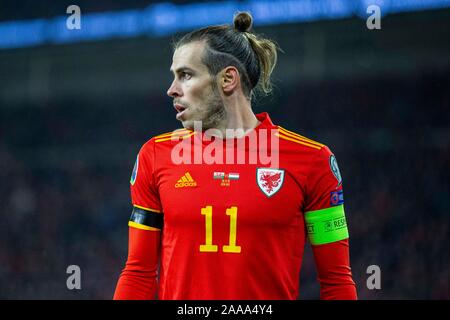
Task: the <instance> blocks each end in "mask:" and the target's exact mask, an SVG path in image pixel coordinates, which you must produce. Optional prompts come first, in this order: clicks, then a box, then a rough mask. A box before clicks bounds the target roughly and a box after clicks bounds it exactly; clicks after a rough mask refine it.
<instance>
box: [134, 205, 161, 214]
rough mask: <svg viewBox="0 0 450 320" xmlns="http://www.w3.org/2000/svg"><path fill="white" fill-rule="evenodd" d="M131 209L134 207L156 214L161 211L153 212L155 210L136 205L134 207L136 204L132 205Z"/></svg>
mask: <svg viewBox="0 0 450 320" xmlns="http://www.w3.org/2000/svg"><path fill="white" fill-rule="evenodd" d="M133 207H136V208H139V209H143V210H147V211H152V212H156V213H161V211H159V210H155V209H150V208H146V207H142V206H138V205H136V204H133Z"/></svg>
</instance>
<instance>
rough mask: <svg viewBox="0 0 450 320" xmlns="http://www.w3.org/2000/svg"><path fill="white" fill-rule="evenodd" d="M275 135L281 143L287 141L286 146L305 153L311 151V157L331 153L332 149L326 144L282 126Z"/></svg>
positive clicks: (278, 127)
mask: <svg viewBox="0 0 450 320" xmlns="http://www.w3.org/2000/svg"><path fill="white" fill-rule="evenodd" d="M275 135H276V136H277V137H278V138H280V140H281V141H285V142H286V145H288V146H291V147H294V148H295V147H298V148H299V149H302V150H304V151H310V153H311V155H317V154H322V153H328V152H330V149H329V148H328V147H327V146H326V145H325V144H323V143H320V142H317V141H315V140H312V139H309V138H307V137H305V136H302V135H300V134H298V133H296V132H293V131H290V130H287V129H285V128H283V127H281V126H277V132H276V133H275Z"/></svg>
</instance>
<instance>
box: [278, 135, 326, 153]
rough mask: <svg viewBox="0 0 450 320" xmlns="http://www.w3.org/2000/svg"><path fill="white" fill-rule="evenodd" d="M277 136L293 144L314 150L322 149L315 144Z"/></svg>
mask: <svg viewBox="0 0 450 320" xmlns="http://www.w3.org/2000/svg"><path fill="white" fill-rule="evenodd" d="M275 136H277V137H280V138H281V139H284V140H289V141H292V142H295V143H298V144H302V145H304V146H307V147H310V148H314V149H317V150H320V149H322V148H321V147H318V146H317V145H314V144H311V143H307V142H304V141H301V140H299V139H293V138H289V137H286V136H284V135H280V134H278V133H275Z"/></svg>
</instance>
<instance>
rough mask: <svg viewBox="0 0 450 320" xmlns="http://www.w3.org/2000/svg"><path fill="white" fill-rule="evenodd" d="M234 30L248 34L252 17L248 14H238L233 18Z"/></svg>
mask: <svg viewBox="0 0 450 320" xmlns="http://www.w3.org/2000/svg"><path fill="white" fill-rule="evenodd" d="M233 24H234V30H236V31H239V32H248V31H249V30H250V29H251V28H252V24H253V17H252V16H251V14H250V13H249V12H239V13H238V14H236V15H235V16H234V21H233Z"/></svg>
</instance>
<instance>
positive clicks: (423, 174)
mask: <svg viewBox="0 0 450 320" xmlns="http://www.w3.org/2000/svg"><path fill="white" fill-rule="evenodd" d="M449 88H450V76H449V72H448V70H447V71H446V72H444V71H437V70H436V71H427V72H419V71H418V72H417V73H416V74H413V75H408V76H389V77H387V76H385V77H381V76H380V77H375V78H370V79H369V78H361V79H347V80H342V79H340V80H326V81H325V80H324V81H318V82H315V83H305V82H300V83H297V84H295V85H290V86H286V87H282V86H279V88H277V89H276V91H275V94H274V95H273V97H272V98H270V99H269V100H268V102H266V103H264V105H263V106H258V105H256V106H255V107H254V111H255V112H256V113H258V112H260V111H268V112H269V113H270V115H271V117H272V120H274V122H276V123H277V124H280V125H282V126H283V127H285V128H287V129H290V130H293V131H296V132H299V133H301V134H302V135H305V136H307V137H310V138H312V139H314V140H318V141H320V142H322V143H325V144H327V145H328V146H329V147H330V148H331V149H332V151H333V152H334V153H335V155H336V157H337V160H338V163H339V167H340V170H341V173H342V175H343V178H344V184H343V185H344V195H345V208H346V214H347V221H348V224H349V232H350V251H351V265H352V270H353V275H354V279H355V281H356V283H357V288H358V294H359V297H360V298H361V299H449V298H450V292H449V282H450V279H449V268H448V261H449V247H448V245H449V243H450V242H449V240H450V239H449V229H448V221H449V219H448V215H449V213H450V206H449V198H450V187H449V182H450V179H449V178H450V168H449V164H450V126H449V124H450V121H449V120H450V119H449V118H450V116H449V112H448V108H449V106H450V90H449ZM163 95H164V93H163V92H162V93H161V94H160V95H159V96H155V97H154V96H149V97H142V98H136V99H135V100H133V101H130V100H127V99H125V98H124V100H123V101H117V104H115V105H100V104H99V105H96V106H92V105H91V104H89V103H88V102H85V101H81V100H79V101H73V102H71V103H70V104H68V102H67V101H47V102H46V103H43V104H40V105H33V104H29V105H21V106H15V107H11V108H7V107H3V106H0V108H1V109H0V112H1V117H0V168H1V170H0V181H1V184H0V207H1V210H2V215H1V216H2V222H1V223H0V298H1V299H110V298H111V297H112V295H113V292H114V288H115V285H116V282H117V279H118V276H119V274H120V271H121V269H122V268H123V266H124V262H125V259H126V255H127V240H128V238H127V233H128V229H127V228H128V227H127V221H128V218H129V214H130V196H129V184H128V183H129V176H130V174H131V169H132V166H133V163H134V160H135V157H136V154H137V152H138V150H139V148H140V146H141V145H142V144H143V143H144V142H145V141H146V140H148V139H149V138H150V137H151V136H152V135H156V134H159V133H163V132H167V131H170V130H173V129H175V128H176V127H177V126H178V124H177V123H176V121H175V120H174V114H173V113H172V111H173V110H171V107H170V106H171V101H170V100H168V98H165V97H163ZM261 101H263V100H261ZM69 265H78V266H79V267H80V268H81V275H82V282H81V285H82V288H81V290H72V291H71V290H68V289H67V287H66V279H67V277H68V276H69V274H67V273H66V269H67V267H68V266H69ZM370 265H377V266H379V267H380V270H381V289H379V290H369V289H368V288H367V286H366V280H367V278H368V277H369V274H367V272H366V271H367V268H368V266H370ZM300 291H301V293H300V298H302V299H316V298H318V284H317V280H316V274H315V268H314V261H313V258H312V255H311V252H310V250H309V249H307V250H306V256H305V260H304V264H303V268H302V273H301V286H300Z"/></svg>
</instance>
